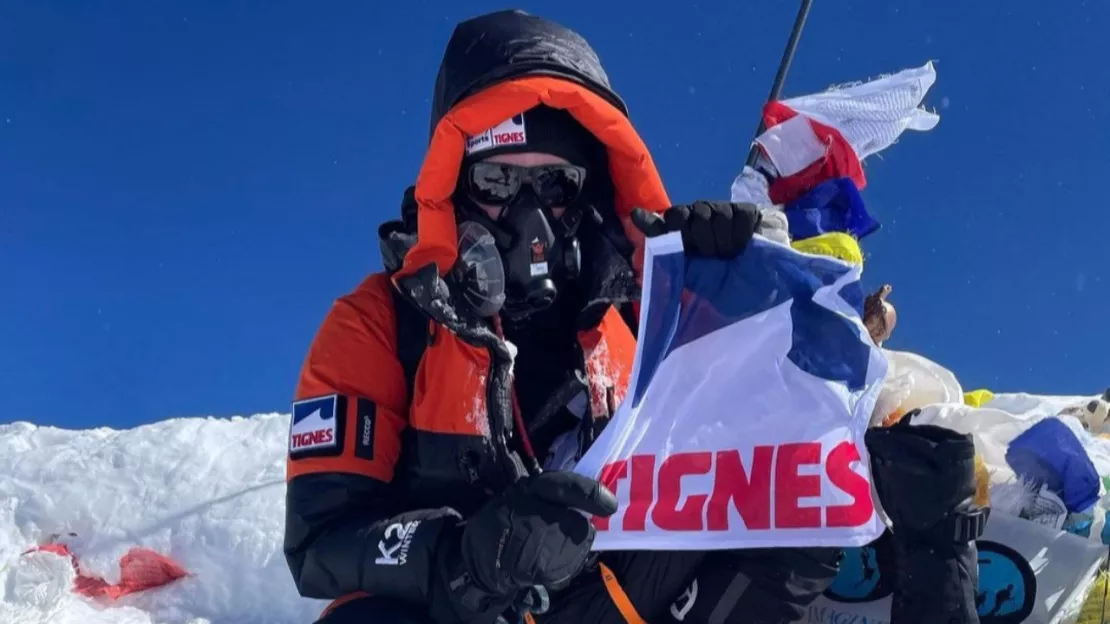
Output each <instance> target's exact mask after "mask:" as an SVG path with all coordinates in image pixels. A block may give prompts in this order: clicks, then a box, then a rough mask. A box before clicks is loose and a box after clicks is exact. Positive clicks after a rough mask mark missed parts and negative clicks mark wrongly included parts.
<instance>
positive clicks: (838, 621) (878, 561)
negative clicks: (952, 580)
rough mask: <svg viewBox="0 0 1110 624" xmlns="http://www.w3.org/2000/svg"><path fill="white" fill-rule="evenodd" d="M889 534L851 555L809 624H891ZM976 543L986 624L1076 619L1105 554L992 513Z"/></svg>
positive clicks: (978, 596) (1052, 623)
mask: <svg viewBox="0 0 1110 624" xmlns="http://www.w3.org/2000/svg"><path fill="white" fill-rule="evenodd" d="M887 537H889V536H884V538H883V539H882V540H880V541H879V542H877V543H876V544H872V545H868V546H865V547H863V548H853V549H850V550H848V551H847V552H846V553H845V557H844V562H843V563H842V564H841V567H840V574H839V576H837V578H836V581H835V582H834V583H833V585H832V587H830V588H829V590H828V591H827V592H825V595H824V596H822V597H820V598H818V599H817V601H816V602H815V603H814V604H813V605H811V606H810V608H809V613H808V614H807V616H808V619H807V620H806V622H809V623H810V624H833V623H835V624H890V601H891V597H890V596H891V591H892V587H891V582H892V581H893V576H894V573H893V572H892V571H891V570H892V569H893V567H894V565H895V564H894V562H893V556H892V555H891V554H890V553H889V552H888V548H887V545H886V539H887ZM977 545H978V548H979V557H978V558H979V587H978V588H977V590H976V592H975V602H976V605H977V606H978V611H979V622H980V624H1017V623H1019V622H1028V623H1030V624H1033V623H1036V624H1063V623H1064V622H1069V621H1075V616H1077V615H1078V611H1079V607H1080V605H1081V603H1082V602H1083V600H1085V599H1086V597H1087V593H1088V592H1089V589H1090V587H1091V584H1090V583H1091V581H1092V580H1093V578H1094V575H1095V572H1096V571H1097V570H1098V567H1099V566H1100V565H1101V564H1102V562H1103V561H1104V559H1105V557H1106V546H1105V545H1103V544H1101V543H1099V542H1096V541H1091V540H1087V539H1084V538H1082V537H1079V536H1076V535H1072V534H1070V533H1065V532H1063V531H1056V530H1053V529H1050V528H1047V527H1044V526H1041V525H1039V524H1037V523H1035V522H1029V521H1028V520H1023V519H1021V518H1016V517H1014V516H1009V515H1006V514H1001V513H996V514H993V515H992V516H991V518H990V520H989V521H988V522H987V527H986V531H985V532H984V533H983V537H982V538H981V539H980V540H979V541H978V542H977ZM1069 616H1070V617H1069Z"/></svg>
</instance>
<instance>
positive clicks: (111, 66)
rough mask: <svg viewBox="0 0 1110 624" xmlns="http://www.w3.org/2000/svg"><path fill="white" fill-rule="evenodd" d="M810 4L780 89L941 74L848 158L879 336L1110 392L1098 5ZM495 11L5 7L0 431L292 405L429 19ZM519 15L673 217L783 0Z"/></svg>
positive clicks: (768, 69)
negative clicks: (581, 54)
mask: <svg viewBox="0 0 1110 624" xmlns="http://www.w3.org/2000/svg"><path fill="white" fill-rule="evenodd" d="M814 5H815V6H814V9H813V13H812V15H811V18H810V21H809V24H808V27H807V31H806V34H805V36H804V38H803V40H802V43H801V46H800V49H799V51H798V56H797V58H796V60H795V63H794V66H793V70H792V72H791V74H790V77H789V80H788V82H787V95H798V94H802V93H808V92H812V91H816V90H821V89H824V88H825V87H826V86H828V85H829V84H831V83H835V82H844V81H850V80H857V79H863V78H867V77H871V76H875V75H877V74H880V73H884V72H890V71H894V70H898V69H902V68H905V67H910V66H917V65H920V64H922V63H923V62H925V61H927V60H930V59H932V60H934V61H936V67H937V71H938V74H939V79H938V81H937V84H936V86H934V88H933V91H932V92H931V94H930V98H929V101H928V104H929V105H930V106H932V107H934V108H935V109H936V110H937V111H938V112H939V113H940V114H941V123H940V125H939V126H938V127H937V128H936V129H935V130H934V131H932V132H931V133H926V134H919V133H915V134H911V135H906V136H904V137H903V139H902V141H901V142H900V143H899V144H897V145H895V146H894V147H893V148H891V149H890V150H888V151H887V152H886V153H885V154H883V156H882V158H881V160H880V159H878V158H874V159H871V160H869V162H868V163H867V173H868V177H869V181H870V184H869V185H868V187H867V188H866V189H865V191H864V197H865V199H866V201H867V202H868V206H869V208H870V209H871V211H872V213H873V214H874V215H875V216H876V217H878V218H879V219H880V220H881V221H882V222H883V225H884V228H883V229H882V230H881V231H880V232H878V233H876V234H875V235H873V236H872V237H871V238H869V239H867V240H866V241H865V247H866V251H867V252H868V253H869V254H870V258H869V261H868V265H867V269H866V273H865V277H866V278H867V281H868V283H869V286H876V285H878V284H879V283H881V282H882V281H889V282H891V283H892V284H893V285H894V296H893V300H894V302H895V303H896V305H897V306H898V309H899V311H900V313H901V322H900V325H899V326H898V331H897V332H896V334H895V338H894V340H893V341H892V342H890V343H889V346H891V347H893V348H899V349H910V350H913V351H917V352H920V353H922V354H924V355H926V356H928V357H930V358H932V359H935V360H937V361H939V362H941V363H943V364H944V365H946V366H948V367H950V368H952V369H953V370H954V371H955V372H956V373H957V375H958V376H959V377H960V378H961V380H962V381H963V382H964V384H965V385H966V386H988V387H991V388H995V389H1001V390H1025V391H1034V392H1044V393H1053V394H1063V393H1095V392H1099V391H1101V390H1102V389H1103V387H1105V386H1106V385H1110V329H1108V327H1107V318H1110V295H1108V294H1107V291H1108V287H1110V246H1108V245H1107V237H1106V233H1107V232H1110V205H1108V202H1107V201H1106V192H1105V190H1104V187H1105V185H1106V184H1107V181H1108V179H1110V148H1108V144H1110V130H1108V128H1110V71H1108V69H1107V68H1108V64H1107V63H1106V58H1105V57H1106V54H1105V52H1106V50H1105V45H1106V32H1105V30H1106V25H1107V24H1110V4H1107V3H1106V2H1100V1H1098V0H1087V1H1085V2H1081V1H1079V0H1073V1H1070V2H1064V3H1055V4H1053V5H1051V6H1049V5H1045V4H1044V3H1043V2H1032V1H1031V0H1017V1H1014V2H1006V3H999V2H991V3H981V2H980V3H975V2H957V1H956V0H939V1H938V0H930V1H923V0H906V1H900V2H889V1H888V0H815V3H814ZM505 6H506V5H504V4H501V3H492V2H485V1H472V2H465V3H463V2H447V1H445V0H441V1H437V2H429V1H419V0H412V1H410V2H355V1H347V2H329V3H319V2H249V3H247V2H242V3H228V2H215V1H206V2H200V1H190V2H177V3H171V2H159V1H146V0H144V1H138V0H133V1H129V2H113V3H106V2H86V3H76V2H74V3H63V2H45V1H41V0H10V1H8V2H4V3H3V7H2V8H0V396H3V397H4V404H5V405H4V410H3V414H2V415H0V421H10V420H32V421H35V422H39V423H45V424H57V425H61V426H67V427H91V426H99V425H110V426H115V427H122V426H131V425H134V424H138V423H142V422H149V421H154V420H160V419H163V418H167V417H174V416H193V415H217V416H228V415H235V414H250V413H255V412H261V411H287V410H288V408H289V407H288V405H289V399H290V396H291V394H292V390H293V385H294V382H295V379H296V374H297V371H298V368H299V366H300V364H301V360H302V357H303V355H304V352H305V349H306V348H307V346H308V344H309V341H310V340H311V338H312V335H313V333H314V332H315V330H316V327H317V325H318V323H319V322H320V320H321V318H322V317H323V315H324V313H325V311H326V310H327V308H328V306H329V305H330V303H331V301H332V299H333V298H335V297H336V296H338V295H340V294H342V293H344V292H346V291H347V290H349V289H350V288H352V287H353V286H354V285H355V284H356V283H357V282H358V281H359V280H360V279H361V278H362V276H363V275H365V274H366V273H368V272H370V271H373V270H375V269H377V268H378V267H379V266H380V261H379V259H378V249H377V241H376V234H375V228H376V225H377V223H378V222H379V221H380V220H382V219H383V218H385V217H388V216H390V215H392V214H394V213H395V212H396V210H397V206H398V203H399V201H400V198H401V193H402V191H403V189H404V187H405V186H406V185H407V184H409V183H410V182H411V181H412V180H413V179H414V177H415V175H416V172H417V170H418V167H419V164H420V160H421V157H422V152H423V148H424V147H425V145H426V140H427V128H428V107H429V95H430V92H431V88H432V83H433V80H434V78H435V71H436V68H437V64H438V61H439V56H440V53H441V51H442V50H443V47H444V44H445V43H446V41H447V38H448V36H449V34H450V32H451V29H452V27H453V25H454V23H455V22H456V21H458V20H460V19H462V18H464V17H467V16H470V15H473V14H476V13H479V12H484V11H485V10H489V9H495V8H504V7H505ZM519 6H520V7H521V8H525V9H527V10H530V11H532V12H536V13H541V14H545V15H548V16H550V17H553V18H555V19H558V20H560V21H564V22H565V23H567V24H568V25H570V26H572V27H574V28H576V29H578V30H580V31H581V32H582V33H583V34H584V35H586V36H587V38H588V39H590V40H591V41H592V42H593V44H594V45H595V47H596V48H597V50H598V51H599V53H600V55H601V57H602V59H603V61H604V62H605V63H606V65H607V68H608V71H609V74H610V76H611V78H612V80H613V82H614V84H615V86H616V87H617V89H618V90H619V91H620V92H621V93H622V94H623V95H624V97H625V99H626V100H627V101H628V103H629V105H630V107H631V110H632V117H633V121H634V122H635V123H636V125H637V126H638V128H639V130H640V132H641V133H642V135H643V136H644V138H645V140H646V141H647V143H648V145H649V146H650V147H651V148H652V149H653V151H654V154H655V158H656V160H657V162H658V164H659V166H660V169H661V171H662V173H663V177H664V180H665V181H666V183H667V186H668V189H669V191H670V193H671V196H672V198H673V199H675V200H693V199H695V198H703V197H708V198H727V196H728V188H729V184H730V183H731V181H732V178H733V176H734V175H735V174H736V172H737V169H738V167H739V165H740V164H741V162H742V161H743V158H744V154H745V152H746V145H747V142H748V140H749V139H750V138H751V133H752V131H753V130H754V127H755V125H756V123H757V121H758V119H757V112H758V110H759V107H760V104H761V102H762V99H763V98H764V97H765V95H766V92H767V89H768V87H769V84H770V81H771V78H772V76H773V75H774V71H775V67H776V64H777V62H778V58H779V55H780V53H781V51H782V47H783V44H784V42H785V38H786V34H787V31H788V29H789V26H790V24H791V21H792V20H793V16H794V12H795V10H796V3H795V2H788V1H785V0H776V1H774V2H767V1H763V2H755V1H743V0H742V1H727V2H726V1H723V0H722V1H718V2H693V3H690V4H689V5H688V6H687V7H686V8H682V9H677V8H676V7H677V6H678V5H676V4H675V3H673V2H661V1H660V2H655V3H652V2H635V3H629V2H620V3H616V2H613V3H606V2H598V1H597V0H584V1H579V0H563V1H561V2H546V3H539V2H527V3H522V4H521V5H519ZM629 7H634V9H630V8H629ZM366 365H367V366H373V362H367V363H366Z"/></svg>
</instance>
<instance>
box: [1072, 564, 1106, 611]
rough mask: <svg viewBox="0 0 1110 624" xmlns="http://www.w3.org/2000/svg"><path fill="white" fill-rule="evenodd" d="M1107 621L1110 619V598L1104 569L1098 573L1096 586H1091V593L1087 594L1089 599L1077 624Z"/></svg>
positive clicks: (1084, 604)
mask: <svg viewBox="0 0 1110 624" xmlns="http://www.w3.org/2000/svg"><path fill="white" fill-rule="evenodd" d="M1107 621H1110V599H1108V598H1107V592H1106V571H1105V570H1102V571H1100V572H1099V573H1098V578H1097V579H1095V583H1094V586H1093V587H1091V593H1089V594H1087V600H1086V601H1085V602H1084V603H1083V609H1082V610H1081V611H1080V612H1079V619H1078V620H1076V622H1077V624H1102V623H1103V622H1107Z"/></svg>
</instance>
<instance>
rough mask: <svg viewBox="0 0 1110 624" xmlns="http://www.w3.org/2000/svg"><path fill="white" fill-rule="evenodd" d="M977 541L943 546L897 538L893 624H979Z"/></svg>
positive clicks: (932, 542) (891, 620) (934, 542)
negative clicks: (976, 602)
mask: <svg viewBox="0 0 1110 624" xmlns="http://www.w3.org/2000/svg"><path fill="white" fill-rule="evenodd" d="M976 559H977V554H976V550H975V542H967V543H964V544H951V543H948V544H944V543H939V542H937V541H932V540H931V541H929V542H924V541H918V540H915V539H910V538H905V537H902V538H899V537H898V536H897V534H895V537H894V563H895V571H894V572H895V581H894V596H893V601H892V602H891V611H890V622H891V624H978V623H979V615H978V613H977V607H976V605H975V589H976V587H977V586H978V584H979V583H978V576H979V567H978V562H977V561H976Z"/></svg>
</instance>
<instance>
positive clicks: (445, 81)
mask: <svg viewBox="0 0 1110 624" xmlns="http://www.w3.org/2000/svg"><path fill="white" fill-rule="evenodd" d="M530 75H535V76H556V77H559V78H564V79H567V80H573V81H575V82H577V83H579V84H581V85H583V86H585V87H586V88H588V89H590V90H591V91H593V92H594V93H597V94H598V95H600V96H601V97H603V98H605V99H606V100H608V101H609V103H611V104H612V105H613V106H615V107H616V108H617V109H618V110H620V111H621V113H623V114H624V115H625V116H627V115H628V108H627V107H626V106H625V104H624V101H623V100H621V98H620V96H618V95H617V94H616V93H615V92H614V91H613V89H612V87H611V86H610V85H609V77H608V76H607V75H606V74H605V70H604V69H603V68H602V66H601V60H600V59H599V58H598V56H597V53H596V52H594V49H593V48H592V47H590V44H589V43H587V42H586V40H585V39H583V38H582V36H581V35H579V34H578V33H576V32H574V31H573V30H570V29H569V28H566V27H565V26H562V25H560V24H556V23H555V22H552V21H550V20H546V19H543V18H541V17H536V16H534V15H529V14H528V13H525V12H524V11H521V10H511V11H497V12H495V13H487V14H485V15H480V16H478V17H475V18H472V19H469V20H466V21H464V22H460V23H459V25H458V26H456V27H455V31H454V32H453V33H452V34H451V40H450V41H448V42H447V49H446V50H445V51H444V53H443V60H442V61H441V62H440V66H439V74H438V75H437V76H436V86H435V92H434V94H433V95H432V118H431V126H430V130H429V137H430V136H431V134H432V133H434V132H435V128H436V124H438V123H439V121H440V119H442V118H443V117H444V115H446V114H447V113H448V112H450V110H451V109H452V108H454V106H455V105H456V104H458V103H459V102H461V101H462V100H463V99H465V98H467V97H469V96H471V95H474V94H475V93H477V92H479V91H481V90H482V89H485V88H487V87H490V86H492V85H495V84H497V83H499V82H503V81H506V80H512V79H514V78H520V77H523V76H530Z"/></svg>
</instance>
